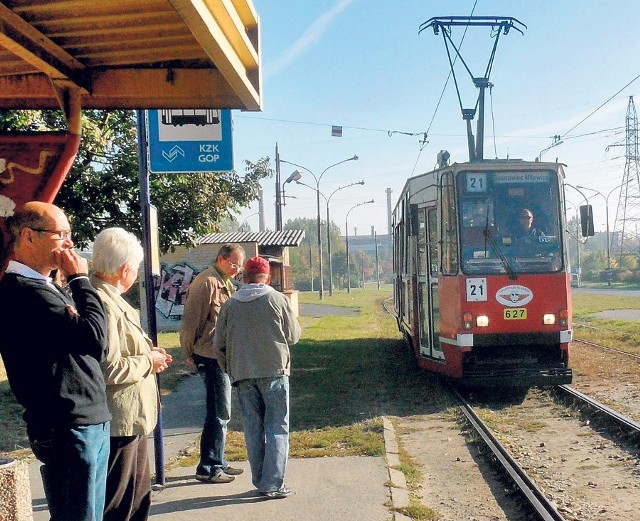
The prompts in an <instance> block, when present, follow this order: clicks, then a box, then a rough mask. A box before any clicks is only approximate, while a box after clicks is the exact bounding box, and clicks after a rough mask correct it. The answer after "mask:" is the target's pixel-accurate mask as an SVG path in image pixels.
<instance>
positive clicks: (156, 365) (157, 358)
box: [150, 349, 168, 373]
mask: <svg viewBox="0 0 640 521" xmlns="http://www.w3.org/2000/svg"><path fill="white" fill-rule="evenodd" d="M150 354H151V361H152V362H153V372H154V373H161V372H162V371H164V370H165V369H166V368H167V365H168V363H167V361H166V356H165V355H163V354H162V353H161V352H160V351H158V350H157V349H154V350H153V351H151V353H150Z"/></svg>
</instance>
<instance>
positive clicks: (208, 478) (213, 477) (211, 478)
mask: <svg viewBox="0 0 640 521" xmlns="http://www.w3.org/2000/svg"><path fill="white" fill-rule="evenodd" d="M196 479H197V480H198V481H202V482H203V483H231V482H232V481H233V480H234V479H236V478H234V477H233V476H228V475H227V474H225V473H224V472H222V471H220V472H218V473H216V474H196Z"/></svg>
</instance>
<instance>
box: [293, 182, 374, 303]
mask: <svg viewBox="0 0 640 521" xmlns="http://www.w3.org/2000/svg"><path fill="white" fill-rule="evenodd" d="M296 184H299V185H302V186H306V187H307V188H311V190H316V188H314V187H313V186H310V185H308V184H306V183H303V182H302V181H296ZM363 184H364V181H355V182H353V183H349V184H348V185H344V186H339V187H338V188H336V189H335V190H334V191H333V192H331V194H330V195H329V197H327V196H326V195H324V194H323V193H322V192H320V191H319V190H318V192H319V193H320V195H321V196H322V198H323V199H324V202H325V204H326V207H327V253H328V258H329V295H330V296H333V258H332V257H331V219H330V218H329V202H330V201H331V198H332V197H333V194H335V193H336V192H337V191H339V190H343V189H345V188H349V187H350V186H355V185H363Z"/></svg>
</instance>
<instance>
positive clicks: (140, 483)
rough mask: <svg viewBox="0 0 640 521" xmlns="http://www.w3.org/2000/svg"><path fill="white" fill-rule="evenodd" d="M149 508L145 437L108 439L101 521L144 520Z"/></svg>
mask: <svg viewBox="0 0 640 521" xmlns="http://www.w3.org/2000/svg"><path fill="white" fill-rule="evenodd" d="M150 508H151V472H150V470H149V459H148V456H147V438H146V436H112V437H111V453H110V454H109V469H108V471H107V494H106V500H105V506H104V521H146V519H147V518H148V517H149V509H150Z"/></svg>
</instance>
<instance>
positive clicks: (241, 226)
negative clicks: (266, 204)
mask: <svg viewBox="0 0 640 521" xmlns="http://www.w3.org/2000/svg"><path fill="white" fill-rule="evenodd" d="M254 215H260V212H255V213H252V214H249V215H247V216H246V217H245V218H244V221H242V224H241V225H240V226H238V230H239V231H243V228H244V225H245V224H247V221H248V220H249V218H250V217H253V216H254Z"/></svg>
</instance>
